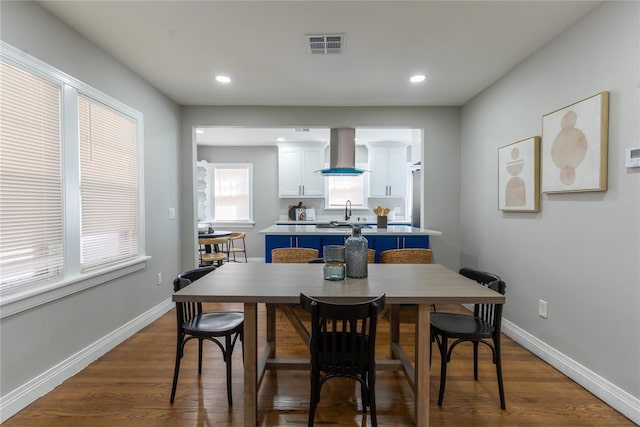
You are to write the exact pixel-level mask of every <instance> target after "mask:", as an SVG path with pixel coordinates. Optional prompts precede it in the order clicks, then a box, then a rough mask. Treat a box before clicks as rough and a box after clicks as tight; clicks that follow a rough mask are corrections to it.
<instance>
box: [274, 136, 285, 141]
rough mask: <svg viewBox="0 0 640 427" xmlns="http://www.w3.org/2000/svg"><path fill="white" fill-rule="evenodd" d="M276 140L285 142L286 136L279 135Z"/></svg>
mask: <svg viewBox="0 0 640 427" xmlns="http://www.w3.org/2000/svg"><path fill="white" fill-rule="evenodd" d="M276 141H278V142H284V138H283V137H281V136H279V137H277V138H276Z"/></svg>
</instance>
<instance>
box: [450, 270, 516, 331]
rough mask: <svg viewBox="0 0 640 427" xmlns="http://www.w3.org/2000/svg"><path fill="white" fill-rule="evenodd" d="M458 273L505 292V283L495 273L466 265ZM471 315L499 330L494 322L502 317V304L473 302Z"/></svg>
mask: <svg viewBox="0 0 640 427" xmlns="http://www.w3.org/2000/svg"><path fill="white" fill-rule="evenodd" d="M459 273H460V274H462V275H463V276H465V277H467V278H469V279H471V280H475V281H476V282H478V283H480V284H481V285H483V286H485V287H487V288H489V289H492V290H494V291H496V292H499V293H501V294H502V295H504V294H505V291H506V284H505V283H504V282H503V281H502V280H501V279H500V276H498V275H497V274H493V273H488V272H486V271H480V270H474V269H472V268H468V267H463V268H461V269H460V271H459ZM473 315H474V316H475V317H478V318H481V319H482V320H484V321H486V322H488V323H489V324H491V325H493V328H494V330H498V331H499V330H500V328H499V327H498V328H496V323H499V322H500V321H501V319H502V304H475V305H474V307H473ZM497 326H499V325H497Z"/></svg>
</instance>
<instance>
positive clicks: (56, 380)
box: [0, 298, 173, 423]
mask: <svg viewBox="0 0 640 427" xmlns="http://www.w3.org/2000/svg"><path fill="white" fill-rule="evenodd" d="M172 308H173V303H172V302H171V298H168V299H166V300H165V301H163V302H161V303H160V304H158V305H157V306H155V307H153V308H151V309H150V310H148V311H146V312H145V313H142V314H141V315H140V316H138V317H136V318H135V319H133V320H131V321H129V322H127V323H126V324H124V325H122V326H121V327H120V328H118V329H116V330H114V331H112V332H111V333H109V334H107V335H105V336H104V337H102V338H100V339H99V340H98V341H96V342H94V343H92V344H91V345H89V346H87V347H85V348H84V349H82V350H80V351H79V352H77V353H75V354H73V355H71V356H70V357H69V358H67V359H66V360H63V361H62V362H60V363H58V364H57V365H55V366H53V367H51V368H50V369H48V370H47V371H45V372H43V373H42V374H40V375H38V376H37V377H35V378H34V379H32V380H30V381H28V382H26V383H25V384H23V385H21V386H20V387H18V388H16V389H15V390H12V391H11V392H9V393H7V394H6V395H4V396H2V397H0V423H4V422H5V421H6V420H8V419H9V418H11V417H12V416H13V415H15V414H16V413H18V412H20V411H21V410H22V409H24V408H26V407H27V406H28V405H30V404H31V403H33V402H35V401H36V400H37V399H39V398H40V397H42V396H44V395H45V394H47V393H48V392H50V391H51V390H53V389H54V388H55V387H57V386H58V385H60V384H62V383H63V382H64V381H66V380H67V379H69V378H71V377H72V376H74V375H75V374H77V373H78V372H80V371H81V370H83V369H84V368H86V367H87V366H88V365H89V364H91V363H93V362H95V361H96V360H97V359H98V358H100V357H101V356H103V355H104V354H106V353H108V352H109V351H111V350H112V349H114V348H115V347H116V346H117V345H118V344H120V343H122V342H123V341H125V340H126V339H128V338H130V337H131V336H133V335H134V334H136V333H137V332H138V331H140V330H141V329H142V328H144V327H145V326H147V325H150V324H151V323H153V322H154V321H155V320H157V319H158V318H160V317H161V316H162V315H164V314H165V313H166V312H167V311H169V310H171V309H172Z"/></svg>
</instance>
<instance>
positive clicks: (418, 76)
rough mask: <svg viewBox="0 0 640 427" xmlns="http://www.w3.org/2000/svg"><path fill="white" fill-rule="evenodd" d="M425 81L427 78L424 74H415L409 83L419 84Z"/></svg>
mask: <svg viewBox="0 0 640 427" xmlns="http://www.w3.org/2000/svg"><path fill="white" fill-rule="evenodd" d="M426 79H427V76H425V75H424V74H416V75H415V76H411V78H410V79H409V81H410V82H411V83H420V82H423V81H425V80H426Z"/></svg>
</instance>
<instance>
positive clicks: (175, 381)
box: [169, 334, 184, 403]
mask: <svg viewBox="0 0 640 427" xmlns="http://www.w3.org/2000/svg"><path fill="white" fill-rule="evenodd" d="M183 345H184V344H183V343H182V337H181V336H180V335H179V334H178V343H177V345H176V364H175V367H174V369H173V385H172V386H171V399H170V401H169V402H170V403H173V400H174V399H175V397H176V388H177V387H178V375H179V374H180V359H182V346H183Z"/></svg>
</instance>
